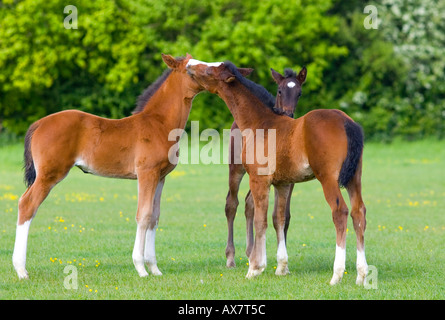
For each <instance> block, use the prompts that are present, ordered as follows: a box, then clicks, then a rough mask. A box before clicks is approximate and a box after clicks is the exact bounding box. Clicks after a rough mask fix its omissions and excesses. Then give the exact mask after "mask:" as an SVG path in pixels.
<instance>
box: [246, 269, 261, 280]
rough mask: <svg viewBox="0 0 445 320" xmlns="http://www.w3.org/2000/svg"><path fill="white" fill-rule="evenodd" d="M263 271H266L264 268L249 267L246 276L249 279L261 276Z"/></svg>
mask: <svg viewBox="0 0 445 320" xmlns="http://www.w3.org/2000/svg"><path fill="white" fill-rule="evenodd" d="M263 271H264V268H259V269H249V271H248V272H247V275H246V278H247V279H252V278H255V277H257V276H259V275H260V274H261V273H262V272H263Z"/></svg>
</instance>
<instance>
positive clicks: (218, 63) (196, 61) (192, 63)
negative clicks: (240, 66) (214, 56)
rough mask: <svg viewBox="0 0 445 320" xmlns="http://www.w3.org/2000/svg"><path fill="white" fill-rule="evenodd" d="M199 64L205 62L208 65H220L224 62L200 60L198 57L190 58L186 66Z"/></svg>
mask: <svg viewBox="0 0 445 320" xmlns="http://www.w3.org/2000/svg"><path fill="white" fill-rule="evenodd" d="M197 64H204V65H206V66H208V67H219V66H220V65H221V64H222V62H204V61H199V60H196V59H190V60H189V62H187V66H186V67H189V66H195V65H197Z"/></svg>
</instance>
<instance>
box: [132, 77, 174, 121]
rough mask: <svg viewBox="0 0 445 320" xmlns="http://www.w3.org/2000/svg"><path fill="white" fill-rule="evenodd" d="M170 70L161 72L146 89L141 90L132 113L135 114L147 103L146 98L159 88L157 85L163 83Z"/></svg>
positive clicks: (148, 98)
mask: <svg viewBox="0 0 445 320" xmlns="http://www.w3.org/2000/svg"><path fill="white" fill-rule="evenodd" d="M171 72H172V69H166V70H164V72H163V73H162V75H161V76H160V77H159V78H158V79H156V81H155V82H153V83H152V84H151V85H150V86H149V87H148V88H147V89H145V90H144V92H142V94H141V95H140V96H139V97H138V100H137V103H136V108H135V109H134V110H133V112H132V114H136V113H139V112H141V111H142V110H144V107H145V106H146V105H147V102H148V100H150V98H151V97H152V96H153V95H154V93H155V92H156V91H157V90H158V89H159V87H160V86H161V85H162V84H163V83H164V81H165V80H166V79H167V77H168V76H169V75H170V73H171Z"/></svg>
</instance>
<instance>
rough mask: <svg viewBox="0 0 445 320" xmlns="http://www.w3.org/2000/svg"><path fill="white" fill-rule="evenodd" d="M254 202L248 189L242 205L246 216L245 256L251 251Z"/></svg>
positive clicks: (248, 255)
mask: <svg viewBox="0 0 445 320" xmlns="http://www.w3.org/2000/svg"><path fill="white" fill-rule="evenodd" d="M254 210H255V207H254V203H253V196H252V192H251V191H250V190H249V192H247V195H246V198H245V207H244V214H245V216H246V256H247V258H249V257H250V254H251V253H252V249H253V243H254V240H253V217H254Z"/></svg>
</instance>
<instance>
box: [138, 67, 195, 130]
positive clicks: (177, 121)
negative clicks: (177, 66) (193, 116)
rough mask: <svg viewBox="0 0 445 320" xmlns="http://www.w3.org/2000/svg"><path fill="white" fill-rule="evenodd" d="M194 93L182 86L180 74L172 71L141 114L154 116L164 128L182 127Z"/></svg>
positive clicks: (185, 121)
mask: <svg viewBox="0 0 445 320" xmlns="http://www.w3.org/2000/svg"><path fill="white" fill-rule="evenodd" d="M196 94H198V92H196V93H193V92H192V91H191V90H188V89H187V88H184V87H183V86H182V80H181V75H180V74H179V73H178V72H176V71H172V73H171V74H170V75H169V76H168V78H167V79H166V80H165V81H164V83H163V84H162V85H161V87H160V88H159V89H158V90H157V91H156V92H155V94H154V95H153V96H152V97H151V98H150V100H149V101H148V102H147V105H146V106H145V108H144V110H143V111H142V112H141V114H142V115H148V116H150V117H156V118H157V119H158V120H159V122H161V123H162V124H163V126H164V128H166V129H169V130H173V129H184V128H185V125H186V123H187V119H188V116H189V114H190V109H191V107H192V100H193V98H194V96H195V95H196Z"/></svg>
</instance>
